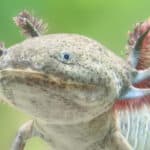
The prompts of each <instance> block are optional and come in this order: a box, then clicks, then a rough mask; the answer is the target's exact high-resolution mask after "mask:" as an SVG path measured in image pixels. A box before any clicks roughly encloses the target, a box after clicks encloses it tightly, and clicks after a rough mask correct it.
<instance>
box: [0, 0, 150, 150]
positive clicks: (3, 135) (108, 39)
mask: <svg viewBox="0 0 150 150" xmlns="http://www.w3.org/2000/svg"><path fill="white" fill-rule="evenodd" d="M149 6H150V1H149V0H141V1H140V0H124V1H123V0H12V1H11V0H0V40H2V41H5V43H6V46H7V47H8V46H10V45H13V44H15V43H17V42H20V41H22V40H23V39H24V37H23V36H22V35H21V34H20V32H19V31H18V29H17V28H16V26H15V25H14V24H13V22H12V17H13V16H15V15H16V14H18V12H20V11H21V10H24V9H27V10H30V11H32V12H34V13H35V14H36V15H37V16H39V17H41V18H43V19H44V20H45V22H48V24H49V33H59V32H68V33H79V34H83V35H86V36H89V37H91V38H94V39H96V40H98V41H101V43H103V44H104V45H106V46H107V47H108V48H110V49H111V50H112V51H114V52H115V53H117V54H118V55H120V56H121V57H123V56H124V49H125V45H126V41H127V31H128V30H130V29H132V27H133V25H134V23H136V22H139V21H141V20H144V19H146V18H148V17H149V16H150V8H149ZM29 119H30V117H29V116H27V115H25V114H23V113H21V112H19V111H17V110H16V109H14V108H11V107H10V106H8V105H6V104H0V150H9V147H10V145H11V143H12V140H13V138H14V136H15V134H16V131H17V129H18V128H19V126H20V125H21V124H22V123H24V122H26V121H27V120H29ZM25 150H48V146H47V145H46V144H45V143H44V142H43V141H41V140H40V139H38V138H35V139H32V140H31V141H29V143H28V144H27V146H26V148H25Z"/></svg>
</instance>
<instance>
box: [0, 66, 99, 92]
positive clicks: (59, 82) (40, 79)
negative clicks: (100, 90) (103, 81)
mask: <svg viewBox="0 0 150 150" xmlns="http://www.w3.org/2000/svg"><path fill="white" fill-rule="evenodd" d="M6 78H7V79H8V78H9V80H11V81H15V82H18V83H19V82H23V83H26V84H28V85H33V86H34V85H39V86H40V85H42V86H45V87H48V86H53V87H59V88H64V89H66V88H78V89H89V90H90V89H93V88H96V85H94V84H85V83H79V82H78V81H77V82H75V81H71V80H69V79H68V80H63V79H61V78H60V77H57V76H55V75H52V74H45V73H43V72H39V71H35V70H32V69H24V70H23V69H11V68H9V69H3V70H0V80H2V79H6Z"/></svg>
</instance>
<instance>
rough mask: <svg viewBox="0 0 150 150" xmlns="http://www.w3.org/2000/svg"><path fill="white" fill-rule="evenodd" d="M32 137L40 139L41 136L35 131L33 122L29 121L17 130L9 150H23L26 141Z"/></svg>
mask: <svg viewBox="0 0 150 150" xmlns="http://www.w3.org/2000/svg"><path fill="white" fill-rule="evenodd" d="M34 136H39V137H42V134H41V133H39V132H38V131H37V130H36V129H35V127H34V121H33V120H30V121H28V122H26V123H25V124H23V125H22V126H21V127H20V129H19V130H18V133H17V135H16V138H15V140H14V142H13V144H12V148H11V150H23V149H24V147H25V145H26V142H27V140H28V139H30V138H32V137H34Z"/></svg>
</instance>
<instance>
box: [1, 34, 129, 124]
mask: <svg viewBox="0 0 150 150" xmlns="http://www.w3.org/2000/svg"><path fill="white" fill-rule="evenodd" d="M0 69H1V70H0V97H1V99H2V100H4V101H7V102H8V103H11V104H13V105H14V106H16V107H17V108H20V109H21V110H22V111H25V112H27V113H29V114H30V115H33V116H34V117H37V118H41V119H43V120H49V121H52V122H53V123H54V122H78V121H81V120H82V121H83V120H89V119H91V118H93V117H95V116H97V115H99V114H102V113H103V112H106V111H108V109H111V108H112V105H113V104H114V102H115V99H117V98H118V97H119V95H120V93H121V91H122V89H124V87H129V85H130V77H129V73H130V72H131V68H130V67H129V66H128V65H127V64H126V63H125V62H124V61H123V60H122V59H120V58H119V57H117V56H116V55H114V54H113V53H111V52H110V51H108V50H106V48H105V47H103V46H102V45H101V44H99V43H98V42H96V41H94V40H91V39H89V38H86V37H84V36H80V35H75V34H52V35H46V36H40V37H36V38H32V39H28V40H25V41H23V42H22V43H19V44H17V45H14V46H12V47H10V48H9V49H8V50H6V51H4V53H3V55H2V56H1V58H0Z"/></svg>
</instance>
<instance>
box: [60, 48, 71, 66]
mask: <svg viewBox="0 0 150 150" xmlns="http://www.w3.org/2000/svg"><path fill="white" fill-rule="evenodd" d="M58 59H59V61H61V62H62V63H65V64H72V63H73V62H74V57H73V54H72V53H70V52H65V51H62V52H60V54H59V56H58Z"/></svg>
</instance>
